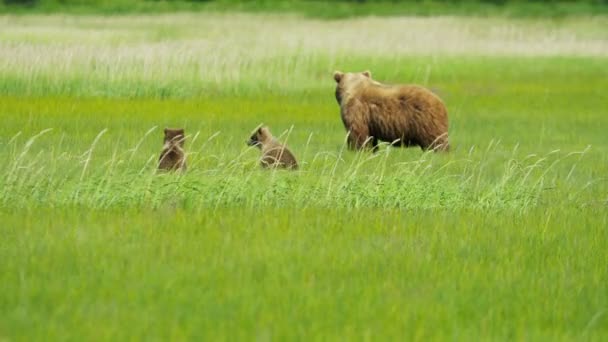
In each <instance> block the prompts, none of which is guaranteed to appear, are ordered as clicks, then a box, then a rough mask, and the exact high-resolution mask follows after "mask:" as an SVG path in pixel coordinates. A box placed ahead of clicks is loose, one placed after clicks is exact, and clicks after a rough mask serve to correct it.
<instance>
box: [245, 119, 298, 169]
mask: <svg viewBox="0 0 608 342" xmlns="http://www.w3.org/2000/svg"><path fill="white" fill-rule="evenodd" d="M247 145H249V146H257V147H258V148H259V149H261V150H262V159H261V165H262V167H263V168H284V169H293V170H295V169H297V168H298V162H297V161H296V157H294V155H293V153H291V151H289V149H287V146H285V145H284V144H281V143H280V142H279V141H278V140H277V139H276V138H274V137H273V136H272V133H270V130H269V129H268V127H260V128H258V129H256V130H255V132H254V133H253V134H252V135H251V137H250V138H249V140H248V141H247Z"/></svg>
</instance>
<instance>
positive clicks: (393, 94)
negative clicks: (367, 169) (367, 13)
mask: <svg viewBox="0 0 608 342" xmlns="http://www.w3.org/2000/svg"><path fill="white" fill-rule="evenodd" d="M334 80H335V81H336V83H337V86H336V100H337V101H338V104H339V105H340V114H341V116H342V122H343V123H344V127H345V128H346V130H347V131H348V132H349V135H348V146H349V148H351V149H362V148H365V147H368V146H370V145H371V146H372V148H373V151H376V150H377V149H378V141H386V142H389V143H391V144H393V145H398V146H405V147H408V146H416V145H417V146H420V147H421V148H422V149H423V150H427V149H430V150H433V151H447V150H448V149H449V144H448V114H447V110H446V108H445V105H444V104H443V101H441V99H440V98H439V97H438V96H437V95H435V94H433V93H432V92H431V91H430V90H428V89H425V88H423V87H420V86H416V85H385V84H381V83H379V82H376V81H374V80H373V79H372V77H371V73H370V72H369V71H365V72H358V73H342V72H339V71H336V72H335V73H334Z"/></svg>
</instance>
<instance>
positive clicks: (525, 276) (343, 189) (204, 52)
mask: <svg viewBox="0 0 608 342" xmlns="http://www.w3.org/2000/svg"><path fill="white" fill-rule="evenodd" d="M607 25H608V18H606V17H603V16H596V17H589V18H586V17H585V18H564V19H560V20H549V19H542V20H540V19H539V20H525V19H505V18H487V19H479V18H477V19H473V18H466V17H463V18H454V17H430V18H408V17H403V18H382V19H381V18H359V19H345V20H339V21H320V20H314V19H305V18H302V17H298V16H292V15H270V14H258V15H252V14H204V13H200V14H183V13H182V14H163V15H130V16H113V17H102V16H72V15H59V14H55V15H49V16H43V15H19V16H13V15H4V16H1V17H0V51H1V52H0V117H1V118H2V125H0V158H1V160H3V161H4V162H3V163H2V164H1V165H0V222H1V224H0V236H2V238H1V239H0V341H2V340H9V341H12V340H46V339H51V340H52V339H61V340H83V339H84V340H126V339H159V340H161V339H162V340H165V339H174V340H182V339H202V338H205V339H208V340H234V339H239V340H252V339H256V340H287V339H289V340H291V339H296V340H311V339H312V340H327V339H344V340H351V339H356V340H359V339H360V340H401V339H413V340H436V339H450V340H521V339H526V340H597V341H601V340H606V339H607V338H608V285H606V284H608V267H607V265H608V176H607V175H608V137H607V135H606V132H607V131H608V96H607V95H606V88H608V68H607V65H608V31H606V30H605V28H606V27H607ZM366 69H369V70H371V71H372V74H373V77H374V78H376V79H377V80H380V81H383V82H388V83H417V84H422V85H424V86H427V87H429V88H430V89H432V90H433V91H435V92H436V93H437V94H439V95H440V96H441V97H442V98H443V99H444V101H445V102H446V104H447V107H448V111H449V115H450V142H451V145H452V147H453V150H452V151H451V152H450V153H449V154H433V153H423V152H422V151H420V150H419V149H415V148H411V149H396V148H388V147H383V148H381V150H380V151H379V153H376V154H371V153H355V152H352V151H348V150H347V149H346V148H345V145H344V141H345V137H346V133H345V131H344V128H343V126H342V123H341V121H340V117H339V108H338V105H337V104H336V100H335V98H334V94H333V93H334V88H335V84H334V81H333V79H332V72H333V71H334V70H342V71H361V70H366ZM262 122H263V123H265V124H267V125H269V126H270V128H271V129H272V130H273V132H274V133H275V134H276V135H278V136H280V137H281V139H282V140H283V141H286V142H287V143H288V145H289V146H290V147H291V149H292V150H293V151H294V153H295V154H296V156H297V157H298V159H299V162H300V164H301V166H302V167H301V170H299V171H297V172H285V171H263V170H261V169H260V168H259V167H258V165H257V163H258V161H257V159H258V157H259V152H258V151H257V150H255V149H251V148H248V147H247V146H246V145H245V140H246V139H247V138H248V136H249V134H250V132H251V130H252V129H254V128H255V127H256V126H257V125H258V124H260V123H262ZM167 126H168V127H184V128H185V129H186V132H187V133H188V140H187V144H186V148H187V151H188V164H189V169H188V172H187V173H186V174H184V175H175V174H160V175H159V174H156V172H155V163H156V160H157V158H158V153H159V152H160V149H161V147H162V129H163V128H164V127H167Z"/></svg>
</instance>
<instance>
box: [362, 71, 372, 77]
mask: <svg viewBox="0 0 608 342" xmlns="http://www.w3.org/2000/svg"><path fill="white" fill-rule="evenodd" d="M362 74H363V76H365V77H367V78H372V72H371V71H369V70H366V71H364V72H362Z"/></svg>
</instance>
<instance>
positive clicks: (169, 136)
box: [158, 128, 186, 171]
mask: <svg viewBox="0 0 608 342" xmlns="http://www.w3.org/2000/svg"><path fill="white" fill-rule="evenodd" d="M185 140H186V137H185V136H184V130H183V129H171V128H165V140H164V145H163V150H162V152H161V153H160V158H159V159H158V169H159V170H161V171H176V170H179V171H186V154H185V153H184V141H185Z"/></svg>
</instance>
